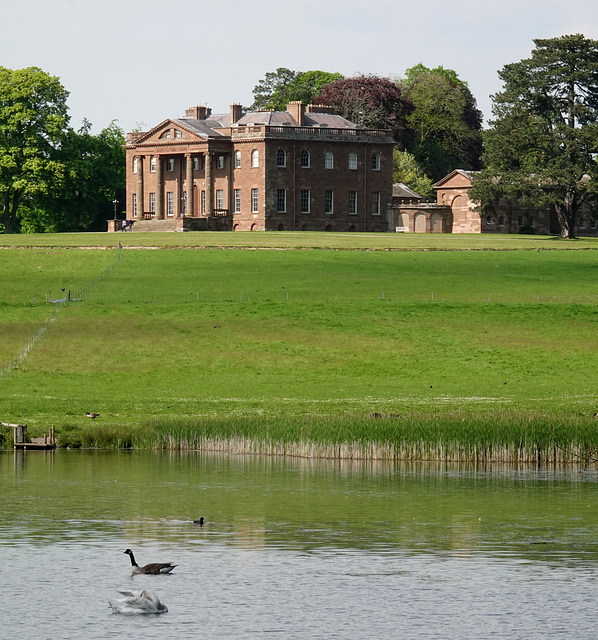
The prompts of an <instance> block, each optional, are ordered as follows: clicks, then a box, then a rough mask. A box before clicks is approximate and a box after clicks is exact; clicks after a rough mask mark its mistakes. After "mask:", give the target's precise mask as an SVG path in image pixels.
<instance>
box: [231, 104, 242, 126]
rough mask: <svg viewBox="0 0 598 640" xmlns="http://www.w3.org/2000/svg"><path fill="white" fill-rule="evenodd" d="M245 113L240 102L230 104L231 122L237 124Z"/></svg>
mask: <svg viewBox="0 0 598 640" xmlns="http://www.w3.org/2000/svg"><path fill="white" fill-rule="evenodd" d="M242 115H243V107H242V106H241V105H240V104H239V103H238V102H233V104H231V106H230V123H231V124H235V122H238V121H239V120H240V119H241V116H242Z"/></svg>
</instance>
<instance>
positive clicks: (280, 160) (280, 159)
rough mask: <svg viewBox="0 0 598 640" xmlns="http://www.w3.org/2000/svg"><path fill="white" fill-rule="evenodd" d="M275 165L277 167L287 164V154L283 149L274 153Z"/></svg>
mask: <svg viewBox="0 0 598 640" xmlns="http://www.w3.org/2000/svg"><path fill="white" fill-rule="evenodd" d="M276 166H277V167H286V166H287V154H286V152H285V151H284V150H283V149H279V150H278V153H277V154H276Z"/></svg>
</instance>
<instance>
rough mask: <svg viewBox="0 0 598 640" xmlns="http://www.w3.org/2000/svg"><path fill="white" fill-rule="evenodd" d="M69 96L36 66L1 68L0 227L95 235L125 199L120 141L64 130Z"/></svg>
mask: <svg viewBox="0 0 598 640" xmlns="http://www.w3.org/2000/svg"><path fill="white" fill-rule="evenodd" d="M68 95H69V93H68V91H67V90H66V89H65V88H64V87H63V86H62V85H61V83H60V80H59V79H58V78H57V77H55V76H51V75H49V74H48V73H46V72H44V71H42V69H40V68H38V67H28V68H26V69H17V70H12V69H7V68H4V67H0V207H1V212H2V216H1V218H0V228H3V231H4V232H5V233H17V232H23V233H35V232H61V231H62V232H68V231H96V230H97V231H100V230H104V229H105V221H106V220H107V219H108V218H109V217H111V215H110V214H111V212H112V211H113V204H112V203H113V201H114V200H115V199H119V200H123V199H124V189H125V152H124V146H123V145H124V144H125V137H124V134H123V132H122V130H121V129H120V127H119V126H118V124H117V122H116V121H113V122H112V123H111V124H110V125H109V126H108V127H106V128H105V129H103V130H102V131H101V132H100V133H99V134H98V135H92V134H91V133H90V130H91V124H90V123H89V122H87V121H84V122H83V124H82V126H81V127H80V128H79V129H78V130H75V129H73V128H71V127H70V126H69V114H68V107H67V98H68Z"/></svg>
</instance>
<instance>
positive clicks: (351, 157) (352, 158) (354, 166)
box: [349, 151, 357, 170]
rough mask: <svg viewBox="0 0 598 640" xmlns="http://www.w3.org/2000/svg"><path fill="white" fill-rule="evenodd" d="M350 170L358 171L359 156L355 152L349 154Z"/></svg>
mask: <svg viewBox="0 0 598 640" xmlns="http://www.w3.org/2000/svg"><path fill="white" fill-rule="evenodd" d="M349 169H351V170H355V169H357V154H356V153H355V151H351V153H350V154H349Z"/></svg>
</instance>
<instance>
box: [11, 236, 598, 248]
mask: <svg viewBox="0 0 598 640" xmlns="http://www.w3.org/2000/svg"><path fill="white" fill-rule="evenodd" d="M118 244H121V245H122V246H123V247H157V248H196V247H205V248H215V247H217V248H222V247H225V248H256V249H258V248H259V249H338V250H342V249H346V250H355V249H358V250H367V251H381V250H389V249H390V250H432V251H435V250H442V251H450V250H471V249H474V250H475V249H479V250H491V251H501V250H524V249H526V250H530V249H540V250H549V249H559V250H562V249H596V248H597V247H598V238H590V237H586V238H576V239H574V240H566V239H561V238H558V237H555V236H528V235H500V234H497V235H488V234H484V235H480V234H471V235H469V234H455V235H453V234H419V233H418V234H396V233H322V232H309V231H299V232H293V231H282V232H280V231H268V232H259V233H255V232H249V231H241V232H235V233H226V232H211V231H202V232H189V233H157V232H150V233H61V234H49V233H41V234H25V235H8V236H7V235H0V247H11V248H15V247H48V248H58V247H101V248H103V247H110V248H113V247H116V246H117V245H118Z"/></svg>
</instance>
